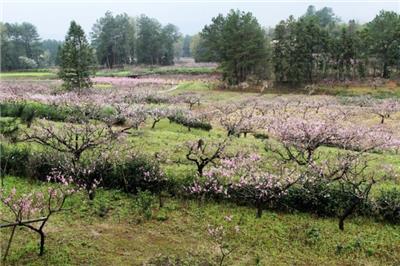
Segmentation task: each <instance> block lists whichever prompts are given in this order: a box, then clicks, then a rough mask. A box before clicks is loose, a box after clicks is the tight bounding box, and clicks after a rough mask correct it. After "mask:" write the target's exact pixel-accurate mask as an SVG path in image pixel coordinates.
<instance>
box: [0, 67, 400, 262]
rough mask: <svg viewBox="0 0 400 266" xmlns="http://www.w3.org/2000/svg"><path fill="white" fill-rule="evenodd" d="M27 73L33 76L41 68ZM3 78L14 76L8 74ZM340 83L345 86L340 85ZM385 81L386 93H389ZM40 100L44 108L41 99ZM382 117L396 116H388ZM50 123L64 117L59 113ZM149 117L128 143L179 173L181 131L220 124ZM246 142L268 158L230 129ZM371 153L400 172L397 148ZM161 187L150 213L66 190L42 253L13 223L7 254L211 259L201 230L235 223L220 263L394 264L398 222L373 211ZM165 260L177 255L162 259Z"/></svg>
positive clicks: (214, 133) (114, 196)
mask: <svg viewBox="0 0 400 266" xmlns="http://www.w3.org/2000/svg"><path fill="white" fill-rule="evenodd" d="M43 73H45V72H42V73H39V72H38V73H37V74H43ZM119 73H123V72H115V73H114V74H116V76H118V75H119ZM129 73H130V72H129ZM1 74H2V75H3V74H7V73H1ZM23 74H26V73H21V76H23ZM114 74H113V75H114ZM124 74H126V73H124ZM121 75H122V74H121ZM0 77H1V76H0ZM32 78H34V79H40V75H38V76H37V77H35V76H32ZM10 79H14V78H13V77H12V76H10ZM15 79H16V78H15ZM97 88H98V89H99V90H98V91H106V90H109V89H110V90H112V89H114V88H112V87H110V86H109V85H104V86H103V85H102V84H98V87H97ZM100 89H101V90H100ZM345 90H348V92H351V93H350V94H346V91H345ZM388 90H389V91H393V93H394V94H387V93H386V92H387V91H388ZM399 91H400V90H399V88H392V89H388V88H386V87H385V88H378V90H374V91H373V89H372V88H369V89H367V88H366V89H359V88H349V89H345V88H343V89H338V94H339V95H365V94H369V92H371V95H372V96H374V97H377V98H382V97H393V95H397V94H399ZM93 93H95V92H93ZM182 93H192V94H193V93H194V94H196V95H199V96H200V97H201V104H200V106H195V107H194V111H203V110H205V111H207V110H209V109H211V108H213V107H214V106H215V105H219V104H226V103H229V102H234V101H240V100H243V99H253V98H254V97H259V98H262V99H271V98H275V97H279V96H281V94H277V93H275V92H274V93H273V91H268V92H267V93H265V94H264V95H261V94H259V93H245V92H238V91H225V90H218V89H216V87H215V82H214V81H211V82H204V81H194V82H186V81H185V82H181V83H179V85H178V86H177V87H176V88H174V90H172V91H170V92H168V95H171V96H176V95H179V94H182ZM284 93H285V94H286V92H284ZM288 93H290V92H288ZM292 93H293V92H292ZM321 93H322V94H325V93H323V92H321ZM399 95H400V94H399ZM288 96H290V97H307V96H304V95H288ZM182 105H183V104H182ZM41 108H42V109H43V112H45V111H46V108H47V107H46V106H42V107H41ZM397 115H398V114H397ZM394 118H397V116H396V115H395V116H394ZM388 121H389V122H387V123H393V124H394V122H393V121H394V120H388ZM360 122H362V123H366V124H371V125H374V124H378V123H379V118H378V117H374V116H373V115H372V116H368V117H367V118H365V119H364V118H363V121H360ZM50 123H53V122H50ZM54 123H57V124H58V126H60V127H61V126H62V123H61V122H54ZM151 124H152V121H151V120H150V119H148V120H147V121H146V123H145V124H144V125H143V126H142V127H141V128H140V129H139V130H134V131H133V132H132V134H130V135H128V136H127V138H126V140H127V142H128V143H129V146H130V147H131V148H132V149H133V150H137V151H140V152H141V153H144V154H146V155H148V156H149V157H150V158H154V156H155V154H158V155H159V156H161V157H162V158H163V160H162V164H161V167H162V169H163V170H164V171H165V173H166V174H167V176H168V177H169V178H171V179H177V180H178V179H185V178H186V177H188V176H194V175H195V172H196V168H195V165H194V164H192V163H190V162H188V161H187V160H186V158H185V149H184V148H183V144H184V143H185V142H186V141H196V140H198V139H200V138H202V139H211V140H218V139H222V138H225V137H226V134H227V133H226V130H224V129H223V128H222V127H221V126H220V125H219V124H218V123H217V122H215V121H213V129H212V130H211V131H209V132H207V131H204V130H198V129H191V131H188V129H187V128H186V127H184V126H181V125H178V124H175V123H169V121H168V120H167V119H162V120H161V121H160V122H159V123H157V125H156V127H155V128H154V129H151ZM390 125H391V124H390ZM9 145H16V144H9ZM18 145H28V144H18ZM29 145H31V146H30V147H31V151H36V152H38V151H41V148H40V146H39V145H37V144H29ZM246 150H250V151H253V152H258V153H260V154H261V155H263V156H265V157H266V158H269V156H271V155H272V154H271V153H270V152H267V151H266V150H265V141H263V140H260V139H257V138H255V137H254V136H253V135H251V134H250V135H249V136H247V137H246V138H244V137H240V138H233V139H232V142H231V144H230V145H229V147H228V149H227V152H230V153H235V152H238V151H246ZM334 151H337V149H335V148H328V147H323V148H321V154H322V156H321V157H322V159H326V158H328V157H329V156H331V154H332V152H334ZM369 156H370V157H371V158H372V159H373V160H372V161H371V163H370V168H369V170H370V171H373V172H377V173H378V174H380V173H381V172H382V171H383V167H382V166H383V165H385V164H388V165H392V166H393V167H394V168H395V172H396V173H397V174H400V168H399V165H400V156H399V155H398V154H395V153H389V152H387V153H371V154H369ZM399 183H400V180H399V178H398V177H397V178H394V177H393V178H392V179H391V180H379V183H378V184H377V185H375V187H374V188H373V193H372V197H374V195H375V194H376V193H377V192H378V191H379V190H380V189H382V188H389V187H398V186H399ZM5 186H6V189H7V190H9V189H11V188H12V187H16V188H17V189H18V191H22V192H29V191H32V190H42V189H44V188H45V185H44V184H43V183H40V182H36V181H34V180H30V179H27V178H23V177H15V176H7V177H6V178H5ZM166 197H167V198H166V204H165V206H164V207H163V208H161V209H160V208H158V205H157V204H156V199H154V201H153V205H152V208H151V209H152V215H151V218H150V219H146V218H145V217H144V216H143V212H142V211H141V210H140V208H139V207H138V204H137V199H138V196H136V195H131V194H125V193H122V192H120V191H117V190H104V189H99V190H98V192H97V195H96V198H95V199H94V201H89V200H88V199H87V196H86V195H84V194H83V193H79V194H77V195H74V196H73V197H72V198H70V199H69V200H68V202H67V206H66V208H67V209H68V210H67V211H65V212H61V213H59V214H57V215H54V216H53V217H51V218H50V219H51V220H50V222H49V224H48V225H47V227H46V229H45V232H46V233H47V235H48V238H47V240H46V241H47V243H46V253H45V254H44V256H42V257H39V256H38V255H37V251H38V239H37V237H36V235H33V233H32V232H28V231H26V230H24V229H21V230H18V231H17V233H16V240H15V242H14V243H13V246H12V248H11V254H10V256H9V258H8V262H7V264H9V265H218V261H219V258H220V256H221V254H220V251H219V249H218V245H217V244H216V243H215V242H214V241H213V239H211V238H210V237H209V235H208V233H207V227H208V225H224V226H226V227H228V228H230V227H233V226H236V225H239V228H240V230H239V233H237V234H235V235H233V236H230V237H227V239H226V242H227V243H229V245H231V246H233V247H235V249H234V251H233V253H232V255H230V256H229V257H228V258H227V259H226V260H225V262H224V265H400V225H391V224H387V223H383V222H378V221H376V220H375V219H373V218H371V217H352V218H350V219H348V220H347V221H346V226H345V231H344V232H341V231H340V230H339V229H338V224H337V222H338V221H337V219H335V218H334V217H331V218H324V217H317V216H314V215H310V214H306V213H297V212H294V213H290V212H274V211H265V213H264V215H263V217H262V218H261V219H256V218H255V209H254V208H250V207H245V206H238V205H235V204H232V203H229V202H215V201H214V202H208V201H205V202H201V201H195V200H189V199H186V198H181V197H180V196H176V197H172V196H171V195H166ZM1 208H2V207H0V212H1V213H3V211H4V209H1ZM226 216H232V222H227V221H226V220H225V218H224V217H226ZM9 233H10V231H9V229H1V230H0V234H1V245H2V246H4V244H5V243H6V241H7V238H8V235H9ZM168 261H169V262H171V261H172V262H174V263H175V264H174V263H170V264H168V263H167V262H168ZM178 262H180V264H179V263H178Z"/></svg>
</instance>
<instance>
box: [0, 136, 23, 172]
mask: <svg viewBox="0 0 400 266" xmlns="http://www.w3.org/2000/svg"><path fill="white" fill-rule="evenodd" d="M28 159H29V150H28V149H27V148H26V147H19V146H15V145H10V146H8V145H4V144H0V161H1V173H2V174H10V175H16V176H26V175H27V163H26V162H27V161H28Z"/></svg>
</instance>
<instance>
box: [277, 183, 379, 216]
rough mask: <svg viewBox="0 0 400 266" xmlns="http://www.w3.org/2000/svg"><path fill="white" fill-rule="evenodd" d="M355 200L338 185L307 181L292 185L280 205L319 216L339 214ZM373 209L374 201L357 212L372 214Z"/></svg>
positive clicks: (365, 204)
mask: <svg viewBox="0 0 400 266" xmlns="http://www.w3.org/2000/svg"><path fill="white" fill-rule="evenodd" d="M353 200H354V196H353V194H351V193H350V192H348V191H347V190H346V189H342V188H339V187H338V186H336V185H333V184H328V183H324V182H319V183H307V184H305V185H304V186H293V187H291V188H290V189H289V190H288V191H287V193H286V195H284V196H283V197H282V200H281V202H280V207H284V208H287V209H289V210H297V211H301V212H308V213H314V214H317V215H319V216H337V215H338V214H339V213H340V212H341V211H342V210H344V209H346V208H347V207H348V206H349V204H350V203H351V202H352V201H353ZM372 209H373V208H372V203H371V202H366V203H363V204H362V205H361V206H360V207H359V208H358V210H357V213H358V214H365V215H367V214H371V213H372Z"/></svg>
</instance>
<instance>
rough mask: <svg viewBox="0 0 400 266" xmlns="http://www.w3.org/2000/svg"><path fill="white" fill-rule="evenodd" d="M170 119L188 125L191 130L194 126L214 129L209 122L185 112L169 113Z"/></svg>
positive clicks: (208, 129)
mask: <svg viewBox="0 0 400 266" xmlns="http://www.w3.org/2000/svg"><path fill="white" fill-rule="evenodd" d="M168 119H169V121H170V122H174V123H177V124H180V125H182V126H185V127H187V128H188V129H189V131H190V129H192V128H196V129H201V130H206V131H210V130H211V129H212V126H211V124H210V123H209V122H207V121H203V120H202V119H200V118H197V117H193V116H190V115H185V114H184V113H181V112H177V113H175V114H171V115H169V116H168Z"/></svg>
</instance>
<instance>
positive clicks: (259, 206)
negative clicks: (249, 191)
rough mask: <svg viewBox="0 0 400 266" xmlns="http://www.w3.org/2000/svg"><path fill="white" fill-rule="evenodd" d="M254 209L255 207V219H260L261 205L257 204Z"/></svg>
mask: <svg viewBox="0 0 400 266" xmlns="http://www.w3.org/2000/svg"><path fill="white" fill-rule="evenodd" d="M256 207H257V214H256V218H261V216H262V212H263V208H262V205H261V204H260V203H257V204H256Z"/></svg>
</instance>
